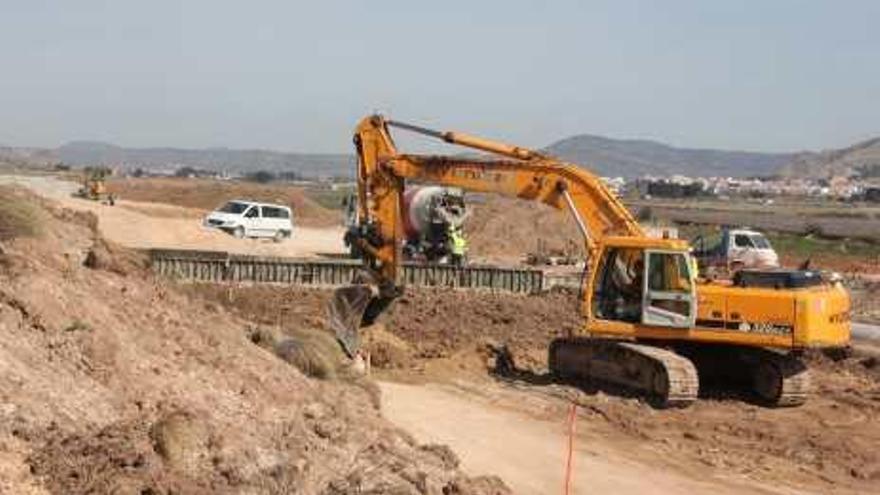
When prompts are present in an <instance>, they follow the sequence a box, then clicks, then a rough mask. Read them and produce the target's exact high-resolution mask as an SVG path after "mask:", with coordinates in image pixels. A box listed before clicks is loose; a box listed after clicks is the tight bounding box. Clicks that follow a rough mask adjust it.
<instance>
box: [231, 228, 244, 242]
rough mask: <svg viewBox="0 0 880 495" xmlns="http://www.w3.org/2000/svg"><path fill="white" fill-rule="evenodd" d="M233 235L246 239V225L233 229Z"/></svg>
mask: <svg viewBox="0 0 880 495" xmlns="http://www.w3.org/2000/svg"><path fill="white" fill-rule="evenodd" d="M232 236H233V237H235V238H236V239H244V227H241V226H239V227H236V228H235V230H233V231H232Z"/></svg>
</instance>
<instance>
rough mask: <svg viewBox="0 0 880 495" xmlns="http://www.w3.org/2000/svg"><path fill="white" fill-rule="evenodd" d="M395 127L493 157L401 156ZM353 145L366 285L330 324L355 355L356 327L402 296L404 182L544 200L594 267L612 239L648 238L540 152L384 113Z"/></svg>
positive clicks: (341, 303)
mask: <svg viewBox="0 0 880 495" xmlns="http://www.w3.org/2000/svg"><path fill="white" fill-rule="evenodd" d="M392 127H396V128H400V129H404V130H408V131H412V132H416V133H419V134H423V135H426V136H429V137H433V138H436V139H439V140H442V141H444V142H447V143H450V144H455V145H459V146H462V147H466V148H470V149H474V150H479V151H482V152H487V153H489V154H491V155H494V156H493V157H491V158H485V159H481V158H471V157H461V156H426V155H412V154H401V153H398V151H397V148H396V145H395V143H394V140H393V138H392V136H391V133H390V130H389V129H390V128H392ZM354 144H355V148H356V151H357V158H358V168H357V170H358V174H357V184H358V226H359V227H358V228H359V230H358V233H357V235H356V236H354V239H353V241H354V242H355V243H357V245H358V247H359V248H360V249H359V250H360V252H361V253H363V260H364V265H365V267H366V268H367V272H368V274H369V280H366V282H368V283H367V284H362V285H355V286H350V287H346V288H343V289H340V290H338V291H337V293H336V297H334V300H333V303H332V304H331V306H330V321H331V325H332V326H333V327H334V329H335V330H336V333H337V336H339V338H340V341H341V342H342V343H343V345H344V346H345V348H346V350H347V351H348V352H349V354H352V355H353V354H354V352H355V350H356V349H357V347H358V342H357V330H358V328H359V327H361V326H364V325H369V324H371V323H372V322H373V320H374V319H375V317H376V316H378V315H379V314H380V313H381V312H382V311H384V309H385V308H386V307H387V306H388V305H389V304H390V303H391V301H393V300H394V299H395V298H396V297H397V296H399V295H400V292H401V287H400V284H399V272H400V266H401V262H402V252H401V246H402V241H403V220H402V210H401V204H402V198H403V192H404V187H405V184H406V181H407V180H411V181H415V182H420V183H427V184H433V185H443V186H452V187H459V188H462V189H464V190H468V191H473V192H485V193H494V194H500V195H503V196H508V197H513V198H519V199H524V200H529V201H539V202H542V203H544V204H547V205H549V206H552V207H554V208H557V209H560V210H568V211H569V212H570V213H571V215H572V216H573V217H574V219H575V221H576V223H577V225H578V227H579V229H580V231H581V234H582V235H583V239H584V246H585V250H586V252H587V253H588V255H589V256H588V259H589V260H590V261H591V262H593V261H594V260H595V258H596V256H595V254H596V253H597V251H598V245H599V244H600V243H601V242H602V241H603V239H605V238H606V237H608V236H623V237H643V236H644V233H643V231H642V229H641V227H640V226H639V224H638V223H637V222H636V220H635V219H634V218H633V216H632V215H631V214H630V212H629V211H628V210H627V209H626V207H625V206H624V205H623V204H622V203H621V202H620V201H619V200H618V199H617V198H616V197H615V196H614V195H613V194H612V193H611V192H610V191H609V190H608V188H607V187H605V185H604V184H603V182H602V180H601V179H600V178H599V177H597V176H596V175H594V174H592V173H590V172H588V171H586V170H584V169H583V168H580V167H577V166H575V165H571V164H567V163H564V162H561V161H560V160H557V159H555V158H553V157H550V156H548V155H545V154H543V153H539V152H536V151H533V150H529V149H526V148H521V147H517V146H511V145H507V144H502V143H497V142H493V141H489V140H485V139H482V138H478V137H474V136H469V135H467V134H462V133H457V132H439V131H434V130H431V129H425V128H422V127H419V126H414V125H411V124H405V123H401V122H394V121H391V120H387V119H385V118H383V117H382V116H379V115H374V116H370V117H367V118H365V119H363V120H362V121H361V122H360V123H359V124H358V126H357V129H356V132H355V136H354Z"/></svg>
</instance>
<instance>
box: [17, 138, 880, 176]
mask: <svg viewBox="0 0 880 495" xmlns="http://www.w3.org/2000/svg"><path fill="white" fill-rule="evenodd" d="M544 151H546V152H548V153H550V154H552V155H555V156H558V157H560V158H562V159H564V160H566V161H570V162H572V163H575V164H578V165H582V166H585V167H589V168H590V169H591V170H593V171H595V172H597V173H598V174H600V175H604V176H611V177H616V176H622V177H627V178H634V177H641V176H643V175H654V176H668V175H674V174H681V175H688V176H703V177H707V176H729V177H749V176H770V175H780V174H781V175H787V176H790V177H814V178H819V177H827V176H829V175H851V174H854V173H860V174H861V175H862V176H867V177H880V138H875V139H871V140H868V141H864V142H861V143H858V144H855V145H853V146H850V147H848V148H842V149H839V150H829V151H822V152H798V153H759V152H750V151H733V150H730V151H728V150H714V149H694V148H678V147H675V146H670V145H667V144H663V143H660V142H656V141H649V140H638V139H612V138H607V137H602V136H594V135H588V134H583V135H577V136H572V137H569V138H566V139H563V140H561V141H557V142H555V143H553V144H551V145H550V146H547V147H546V148H544ZM3 160H6V161H23V162H30V163H43V164H45V163H49V164H51V163H57V162H59V161H60V162H63V163H65V164H68V165H73V166H85V165H106V166H113V167H122V168H125V169H129V170H133V169H136V168H143V169H146V170H153V171H160V170H161V171H173V170H176V169H178V168H181V167H191V168H199V169H206V170H215V171H226V172H230V173H247V172H254V171H257V170H268V171H272V172H298V173H299V174H301V175H303V176H306V177H327V176H330V177H344V178H350V177H352V176H353V175H354V171H355V159H354V156H352V155H348V154H343V153H336V154H334V153H287V152H280V151H271V150H257V149H254V150H238V149H228V148H207V149H185V148H125V147H121V146H116V145H113V144H109V143H103V142H96V141H74V142H71V143H67V144H65V145H63V146H61V147H59V148H45V149H41V148H16V147H8V146H6V147H0V161H3Z"/></svg>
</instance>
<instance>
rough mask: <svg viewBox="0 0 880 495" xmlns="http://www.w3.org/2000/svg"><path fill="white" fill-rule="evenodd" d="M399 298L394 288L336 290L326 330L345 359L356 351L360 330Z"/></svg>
mask: <svg viewBox="0 0 880 495" xmlns="http://www.w3.org/2000/svg"><path fill="white" fill-rule="evenodd" d="M399 295H400V290H398V289H396V288H393V289H391V288H386V290H382V289H381V288H376V287H373V286H370V285H364V284H357V285H349V286H346V287H340V288H338V289H336V291H335V292H334V293H333V299H332V300H331V301H330V305H329V306H328V308H327V316H328V318H329V320H330V328H332V329H333V331H334V332H335V333H336V338H337V339H338V340H339V343H340V344H342V348H343V349H344V350H345V353H346V354H348V356H349V357H351V358H354V357H355V355H357V352H358V350H359V349H360V329H361V328H363V327H366V326H369V325H372V324H373V323H374V322H375V321H376V318H378V317H379V315H380V314H382V312H384V311H385V310H386V309H387V308H388V306H390V305H391V303H392V302H393V301H394V300H395V299H396V298H397V296H399Z"/></svg>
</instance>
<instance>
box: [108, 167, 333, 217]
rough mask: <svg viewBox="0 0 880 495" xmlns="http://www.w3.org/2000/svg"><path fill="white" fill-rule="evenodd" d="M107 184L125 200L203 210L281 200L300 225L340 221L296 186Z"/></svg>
mask: <svg viewBox="0 0 880 495" xmlns="http://www.w3.org/2000/svg"><path fill="white" fill-rule="evenodd" d="M107 187H108V189H109V191H110V192H111V193H113V194H115V195H116V196H117V197H119V198H121V199H126V200H131V201H140V202H151V203H165V204H171V205H175V206H182V207H184V208H194V209H197V210H203V211H208V210H213V209H214V208H216V207H217V206H219V205H221V204H223V202H225V201H228V200H231V199H250V200H255V201H265V202H268V203H278V204H284V205H288V206H290V207H291V208H292V209H293V214H294V221H295V222H296V223H297V225H305V226H310V227H325V226H336V225H339V223H340V216H339V213H338V212H334V211H331V210H328V209H327V208H324V207H323V206H321V205H319V204H318V203H316V202H315V201H313V200H312V199H310V198H308V197H306V195H305V194H304V193H303V191H302V189H300V188H298V187H295V186H284V185H278V184H256V183H252V182H240V181H219V180H208V179H179V178H148V179H135V178H128V179H118V180H113V181H110V182H109V183H108V184H107Z"/></svg>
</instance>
